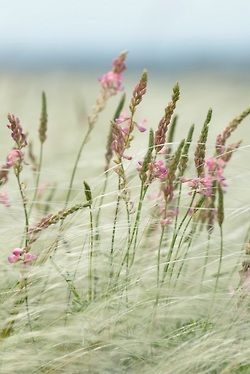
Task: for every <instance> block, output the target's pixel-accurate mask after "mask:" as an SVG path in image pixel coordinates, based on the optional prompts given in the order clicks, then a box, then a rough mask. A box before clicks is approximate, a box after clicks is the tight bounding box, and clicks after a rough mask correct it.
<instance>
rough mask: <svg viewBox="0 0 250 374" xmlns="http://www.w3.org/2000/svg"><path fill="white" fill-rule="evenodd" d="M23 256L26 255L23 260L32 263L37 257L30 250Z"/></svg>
mask: <svg viewBox="0 0 250 374" xmlns="http://www.w3.org/2000/svg"><path fill="white" fill-rule="evenodd" d="M23 257H24V258H23V262H24V263H25V264H28V263H31V262H33V261H35V260H36V259H37V256H36V255H33V254H32V253H30V252H27V253H24V255H23Z"/></svg>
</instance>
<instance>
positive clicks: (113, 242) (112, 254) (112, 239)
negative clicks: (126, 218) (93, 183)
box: [109, 176, 121, 285]
mask: <svg viewBox="0 0 250 374" xmlns="http://www.w3.org/2000/svg"><path fill="white" fill-rule="evenodd" d="M120 188H121V178H120V176H119V181H118V196H117V200H116V207H115V217H114V222H113V229H112V238H111V247H110V272H109V284H110V285H111V282H112V278H113V261H114V245H115V232H116V225H117V220H118V212H119V207H120V201H121V195H120Z"/></svg>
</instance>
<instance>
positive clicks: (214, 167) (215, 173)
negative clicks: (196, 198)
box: [181, 157, 226, 196]
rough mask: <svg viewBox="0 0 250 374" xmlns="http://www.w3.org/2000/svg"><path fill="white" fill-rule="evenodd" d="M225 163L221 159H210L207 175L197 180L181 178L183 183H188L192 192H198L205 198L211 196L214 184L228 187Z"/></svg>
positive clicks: (206, 166) (206, 162) (206, 167)
mask: <svg viewBox="0 0 250 374" xmlns="http://www.w3.org/2000/svg"><path fill="white" fill-rule="evenodd" d="M224 167H225V161H223V160H222V159H221V158H215V157H210V158H208V159H207V160H206V161H205V174H204V175H203V176H201V177H196V178H185V177H182V178H181V182H183V183H187V184H188V186H189V187H190V188H191V190H192V191H196V192H198V193H200V194H201V195H204V196H211V195H212V193H213V185H214V182H216V183H218V184H219V185H220V186H221V187H226V182H225V177H224V176H223V171H224ZM191 193H192V192H190V194H191Z"/></svg>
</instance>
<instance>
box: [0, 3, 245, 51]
mask: <svg viewBox="0 0 250 374" xmlns="http://www.w3.org/2000/svg"><path fill="white" fill-rule="evenodd" d="M0 45H1V47H0V49H1V51H2V52H3V51H5V50H6V49H8V50H12V51H13V52H15V51H20V50H32V51H33V52H34V51H36V50H37V51H39V50H40V51H47V52H50V51H51V52H54V53H57V52H61V51H62V52H65V51H69V52H70V51H74V50H76V49H78V50H79V51H80V52H81V51H82V50H86V49H87V50H93V51H99V52H100V51H103V52H104V53H107V54H109V52H110V53H115V52H117V51H120V50H123V49H128V50H130V51H131V52H133V51H137V53H138V51H144V52H146V53H154V52H155V53H157V54H158V55H159V56H160V54H161V53H164V54H165V55H166V54H167V53H168V52H169V53H171V51H177V52H178V51H189V50H191V51H193V50H196V51H197V50H198V51H199V50H209V49H210V50H211V51H212V53H213V52H215V53H216V52H219V51H221V50H222V49H226V50H227V51H228V53H230V51H232V53H237V51H238V50H241V51H243V53H244V51H245V52H246V53H249V52H248V50H249V46H250V0H137V1H136V0H123V1H121V0H120V1H118V0H70V1H67V0H42V1H39V0H0ZM105 51H106V52H105Z"/></svg>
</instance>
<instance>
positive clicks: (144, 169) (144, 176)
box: [139, 129, 154, 183]
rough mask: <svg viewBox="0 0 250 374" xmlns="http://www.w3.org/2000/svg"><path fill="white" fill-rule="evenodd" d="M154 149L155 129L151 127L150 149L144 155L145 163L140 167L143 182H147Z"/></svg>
mask: <svg viewBox="0 0 250 374" xmlns="http://www.w3.org/2000/svg"><path fill="white" fill-rule="evenodd" d="M153 150H154V131H153V129H150V131H149V140H148V150H147V153H146V156H145V157H144V160H143V163H142V166H141V169H140V174H139V175H140V178H141V180H142V182H143V183H145V182H146V180H147V171H148V167H149V164H150V163H151V161H152V153H153Z"/></svg>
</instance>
